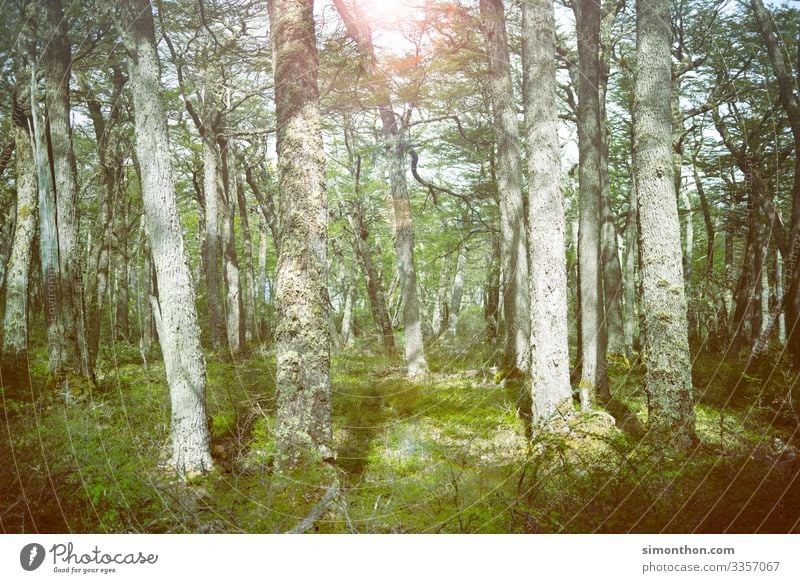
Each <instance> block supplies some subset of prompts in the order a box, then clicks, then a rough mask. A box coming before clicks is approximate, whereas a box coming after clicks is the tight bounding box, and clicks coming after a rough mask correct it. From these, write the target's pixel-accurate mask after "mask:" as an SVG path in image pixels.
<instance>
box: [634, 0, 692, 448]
mask: <svg viewBox="0 0 800 583" xmlns="http://www.w3.org/2000/svg"><path fill="white" fill-rule="evenodd" d="M670 22H671V21H670V5H669V4H668V3H664V2H661V1H659V0H637V2H636V33H637V34H636V45H637V53H636V54H637V65H636V82H635V93H634V96H635V98H634V112H633V114H634V128H635V129H634V136H635V141H634V165H635V172H634V178H635V181H636V193H637V196H638V202H639V224H640V241H639V242H640V246H641V266H642V311H643V312H644V324H645V343H646V348H645V359H644V360H645V365H646V367H647V372H646V375H645V391H646V393H647V401H648V403H647V405H648V419H649V426H650V429H651V431H653V432H654V433H655V434H656V435H658V436H660V437H664V438H666V439H669V441H670V442H671V443H674V444H676V445H678V446H688V445H690V444H691V443H692V442H693V441H694V439H695V434H694V399H693V396H692V371H691V357H690V354H689V336H688V324H687V320H686V297H685V289H684V283H683V269H682V265H681V231H680V222H679V218H678V207H677V199H676V196H675V182H674V176H673V172H674V167H673V164H672V153H671V149H672V148H671V146H672V123H671V122H672V117H671V111H670V86H671V54H670V45H671V30H670Z"/></svg>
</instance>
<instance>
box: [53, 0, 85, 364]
mask: <svg viewBox="0 0 800 583" xmlns="http://www.w3.org/2000/svg"><path fill="white" fill-rule="evenodd" d="M45 15H46V26H45V30H44V36H43V38H44V39H46V42H45V43H44V47H45V48H44V54H43V55H42V61H43V63H44V76H45V104H46V108H47V126H48V129H49V132H48V138H49V142H48V144H49V149H50V153H51V163H52V168H53V182H52V184H53V188H54V191H55V208H56V213H55V214H56V233H57V241H58V277H59V279H60V285H59V290H58V291H59V297H58V303H59V309H58V314H59V317H60V319H61V330H60V332H61V333H62V334H64V337H63V340H62V341H59V342H57V343H56V344H55V346H54V347H53V348H51V354H50V361H51V362H50V364H51V369H50V372H51V374H54V375H56V377H61V376H62V375H63V374H65V373H73V374H77V375H81V376H84V377H91V376H92V374H91V371H90V370H89V357H88V350H87V343H86V323H85V319H84V311H83V288H82V280H81V274H80V250H79V248H78V175H77V167H76V165H75V154H74V151H73V149H72V128H71V127H70V117H69V112H70V104H69V80H70V66H71V60H72V57H71V51H70V46H69V40H68V38H67V27H66V23H67V20H66V18H65V17H64V12H63V10H62V8H61V0H47V5H46V9H45Z"/></svg>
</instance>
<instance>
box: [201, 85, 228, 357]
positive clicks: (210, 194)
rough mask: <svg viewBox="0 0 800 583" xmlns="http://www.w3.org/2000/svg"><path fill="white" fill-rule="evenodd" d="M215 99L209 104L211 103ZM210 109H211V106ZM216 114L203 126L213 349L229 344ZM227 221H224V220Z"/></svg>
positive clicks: (205, 250) (209, 114)
mask: <svg viewBox="0 0 800 583" xmlns="http://www.w3.org/2000/svg"><path fill="white" fill-rule="evenodd" d="M210 100H211V97H210V96H209V97H207V99H206V101H209V102H210ZM207 109H209V110H210V109H211V108H210V107H208V108H207ZM213 117H214V115H213V111H211V112H207V113H206V118H205V120H204V123H203V202H204V203H205V207H204V209H203V211H204V212H203V216H204V219H205V220H204V223H203V224H204V225H205V232H204V235H205V237H204V239H203V267H204V269H205V281H206V301H207V305H208V326H209V329H210V332H211V348H213V349H214V350H218V349H220V348H221V347H222V346H224V345H225V334H226V327H225V316H224V314H223V310H222V307H223V305H224V304H223V302H222V292H223V290H222V288H223V284H222V274H221V272H220V264H221V261H220V250H221V243H220V230H221V229H220V220H221V219H220V215H221V211H220V198H221V197H222V192H221V191H222V175H221V172H220V167H219V166H220V159H219V149H218V148H217V140H216V135H215V134H214V130H213V125H214V121H213ZM222 220H223V221H224V219H222Z"/></svg>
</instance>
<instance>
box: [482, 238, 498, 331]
mask: <svg viewBox="0 0 800 583" xmlns="http://www.w3.org/2000/svg"><path fill="white" fill-rule="evenodd" d="M488 261H489V269H488V276H487V281H486V299H485V300H484V306H483V318H484V320H485V322H486V340H487V341H488V342H489V343H490V344H494V343H495V342H497V328H498V324H499V322H500V261H501V258H500V238H499V237H498V236H497V235H496V234H495V233H492V253H491V255H490V256H489V259H488Z"/></svg>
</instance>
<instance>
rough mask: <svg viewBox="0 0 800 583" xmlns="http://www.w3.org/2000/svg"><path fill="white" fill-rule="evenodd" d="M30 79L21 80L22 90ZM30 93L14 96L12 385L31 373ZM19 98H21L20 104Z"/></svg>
mask: <svg viewBox="0 0 800 583" xmlns="http://www.w3.org/2000/svg"><path fill="white" fill-rule="evenodd" d="M26 82H27V79H25V78H24V77H23V78H22V79H20V83H19V85H18V88H19V89H22V88H24V87H25V84H26ZM27 94H28V93H27V91H25V90H24V89H23V90H20V91H19V95H15V96H14V102H13V107H14V110H13V124H14V142H15V144H14V150H15V152H16V156H17V179H16V187H17V188H16V190H17V210H16V221H15V223H14V239H13V243H12V246H11V257H10V258H9V261H8V270H7V272H6V298H5V299H6V306H5V314H4V317H3V351H2V363H3V373H4V374H3V376H4V379H3V380H4V382H8V383H13V382H14V381H16V380H17V379H18V378H19V377H21V376H22V375H23V374H26V373H27V371H28V288H29V281H30V279H29V278H30V273H31V256H32V251H33V240H34V236H35V234H36V223H37V212H36V211H37V200H36V171H35V168H34V163H33V149H32V147H31V135H30V129H29V128H30V123H29V115H28V112H27V111H26V109H25V108H26V104H25V101H26V97H27ZM18 97H19V98H21V100H20V101H18Z"/></svg>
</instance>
